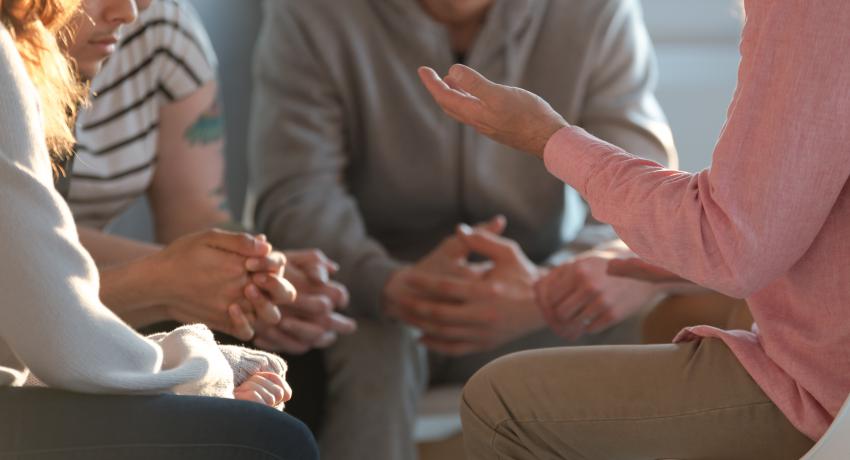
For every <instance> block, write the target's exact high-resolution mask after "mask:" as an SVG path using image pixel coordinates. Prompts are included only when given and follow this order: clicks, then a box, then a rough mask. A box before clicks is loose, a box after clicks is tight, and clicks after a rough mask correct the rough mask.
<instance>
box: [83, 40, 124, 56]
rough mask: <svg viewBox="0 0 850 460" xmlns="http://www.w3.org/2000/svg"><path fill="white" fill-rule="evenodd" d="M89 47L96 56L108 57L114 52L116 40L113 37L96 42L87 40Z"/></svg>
mask: <svg viewBox="0 0 850 460" xmlns="http://www.w3.org/2000/svg"><path fill="white" fill-rule="evenodd" d="M89 45H90V46H91V47H92V48H94V49H95V50H96V51H97V53H98V54H101V55H104V56H108V55H110V54H112V53H114V52H115V49H116V48H117V46H118V39H117V38H115V37H107V38H101V39H98V40H89Z"/></svg>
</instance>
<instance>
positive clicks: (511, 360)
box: [461, 352, 525, 427]
mask: <svg viewBox="0 0 850 460" xmlns="http://www.w3.org/2000/svg"><path fill="white" fill-rule="evenodd" d="M524 354H525V353H523V352H520V353H513V354H510V355H506V356H503V357H501V358H498V359H496V360H494V361H491V362H490V363H489V364H487V365H485V366H484V367H482V368H481V369H479V370H478V372H476V373H475V374H474V375H473V376H472V378H470V379H469V381H468V382H467V383H466V385H465V386H464V388H463V399H462V401H461V417H462V419H463V420H464V423H466V421H468V420H473V419H474V420H476V421H478V422H481V423H485V424H487V425H489V426H490V427H494V426H495V425H497V424H498V423H499V422H501V421H503V420H505V419H507V418H508V415H509V414H510V408H509V407H508V404H509V403H510V401H511V399H512V398H510V397H508V396H507V395H509V394H510V393H511V386H512V385H513V384H514V383H515V382H516V379H517V373H516V362H517V361H518V360H521V359H522V356H523V355H524Z"/></svg>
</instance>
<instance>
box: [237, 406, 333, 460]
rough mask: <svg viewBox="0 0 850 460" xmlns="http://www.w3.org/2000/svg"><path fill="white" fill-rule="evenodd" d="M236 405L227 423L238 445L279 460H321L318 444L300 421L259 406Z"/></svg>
mask: <svg viewBox="0 0 850 460" xmlns="http://www.w3.org/2000/svg"><path fill="white" fill-rule="evenodd" d="M235 403H236V404H235V406H236V407H235V408H234V409H235V410H233V411H231V413H230V414H229V417H228V419H229V426H230V427H231V428H230V430H231V433H232V434H233V435H234V436H237V437H238V440H237V442H236V444H241V445H245V446H248V447H251V448H254V449H260V450H263V451H266V452H269V453H272V454H274V455H275V456H278V457H280V458H286V459H297V460H316V459H318V458H319V449H318V447H317V445H316V440H315V438H314V437H313V434H312V433H311V432H310V429H309V428H307V426H306V425H304V423H302V422H301V421H300V420H298V419H296V418H295V417H292V416H290V415H288V414H285V413H283V412H280V411H278V410H276V409H272V408H270V407H265V406H262V405H260V404H256V403H248V402H243V401H236V402H235Z"/></svg>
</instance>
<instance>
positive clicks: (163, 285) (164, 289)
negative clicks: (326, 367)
mask: <svg viewBox="0 0 850 460" xmlns="http://www.w3.org/2000/svg"><path fill="white" fill-rule="evenodd" d="M287 259H289V260H287ZM147 262H148V263H150V264H151V269H152V270H153V271H155V272H156V273H157V274H158V276H159V277H160V278H161V280H160V281H159V282H155V283H153V284H154V285H155V290H156V291H157V292H158V293H159V296H158V300H159V303H160V304H162V305H164V308H165V309H166V311H167V314H168V316H169V317H171V318H173V319H175V320H177V321H180V322H183V323H198V322H200V323H204V324H206V325H208V326H209V327H210V328H212V329H215V330H219V331H222V332H225V333H227V334H230V335H233V336H234V337H237V338H239V339H240V340H246V341H247V340H250V339H252V338H254V337H255V335H256V339H257V343H256V345H257V346H259V347H261V348H264V349H267V350H270V351H282V352H288V353H303V352H305V351H307V350H309V349H311V348H314V347H318V346H327V345H329V344H330V343H332V342H333V341H334V340H335V339H336V334H339V333H350V332H353V330H354V329H355V328H356V325H355V323H354V322H353V321H352V320H350V319H348V318H346V317H343V316H342V315H339V314H338V313H336V310H337V309H339V308H344V307H345V305H347V303H348V292H347V291H346V290H345V288H344V287H343V286H341V285H339V284H338V283H335V282H333V281H331V280H330V279H329V273H332V272H334V271H335V270H336V269H337V267H336V264H334V263H333V262H332V261H330V260H328V259H327V258H326V257H325V256H324V254H322V253H321V252H320V251H292V252H289V253H287V254H284V253H281V252H278V251H275V250H274V249H273V248H272V246H271V245H270V244H269V243H268V242H267V241H266V238H265V236H263V235H259V236H252V235H248V234H245V233H231V232H224V231H220V230H208V231H204V232H200V233H196V234H192V235H188V236H185V237H183V238H180V239H178V240H176V241H175V242H173V243H172V244H170V245H169V246H167V247H166V248H164V249H163V250H162V251H160V252H159V253H157V254H156V255H154V256H151V257H150V258H149V259H148V261H147ZM298 292H300V295H299V294H298Z"/></svg>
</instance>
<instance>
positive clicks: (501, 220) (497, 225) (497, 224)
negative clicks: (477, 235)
mask: <svg viewBox="0 0 850 460" xmlns="http://www.w3.org/2000/svg"><path fill="white" fill-rule="evenodd" d="M507 226H508V219H507V218H506V217H505V216H503V215H501V214H499V215H497V216H495V217H493V218H492V219H490V220H488V221H487V222H481V223H480V224H478V225H476V226H475V229H481V230H486V231H488V232H490V233H494V234H496V235H501V234H502V233H504V231H505V228H506V227H507Z"/></svg>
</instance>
